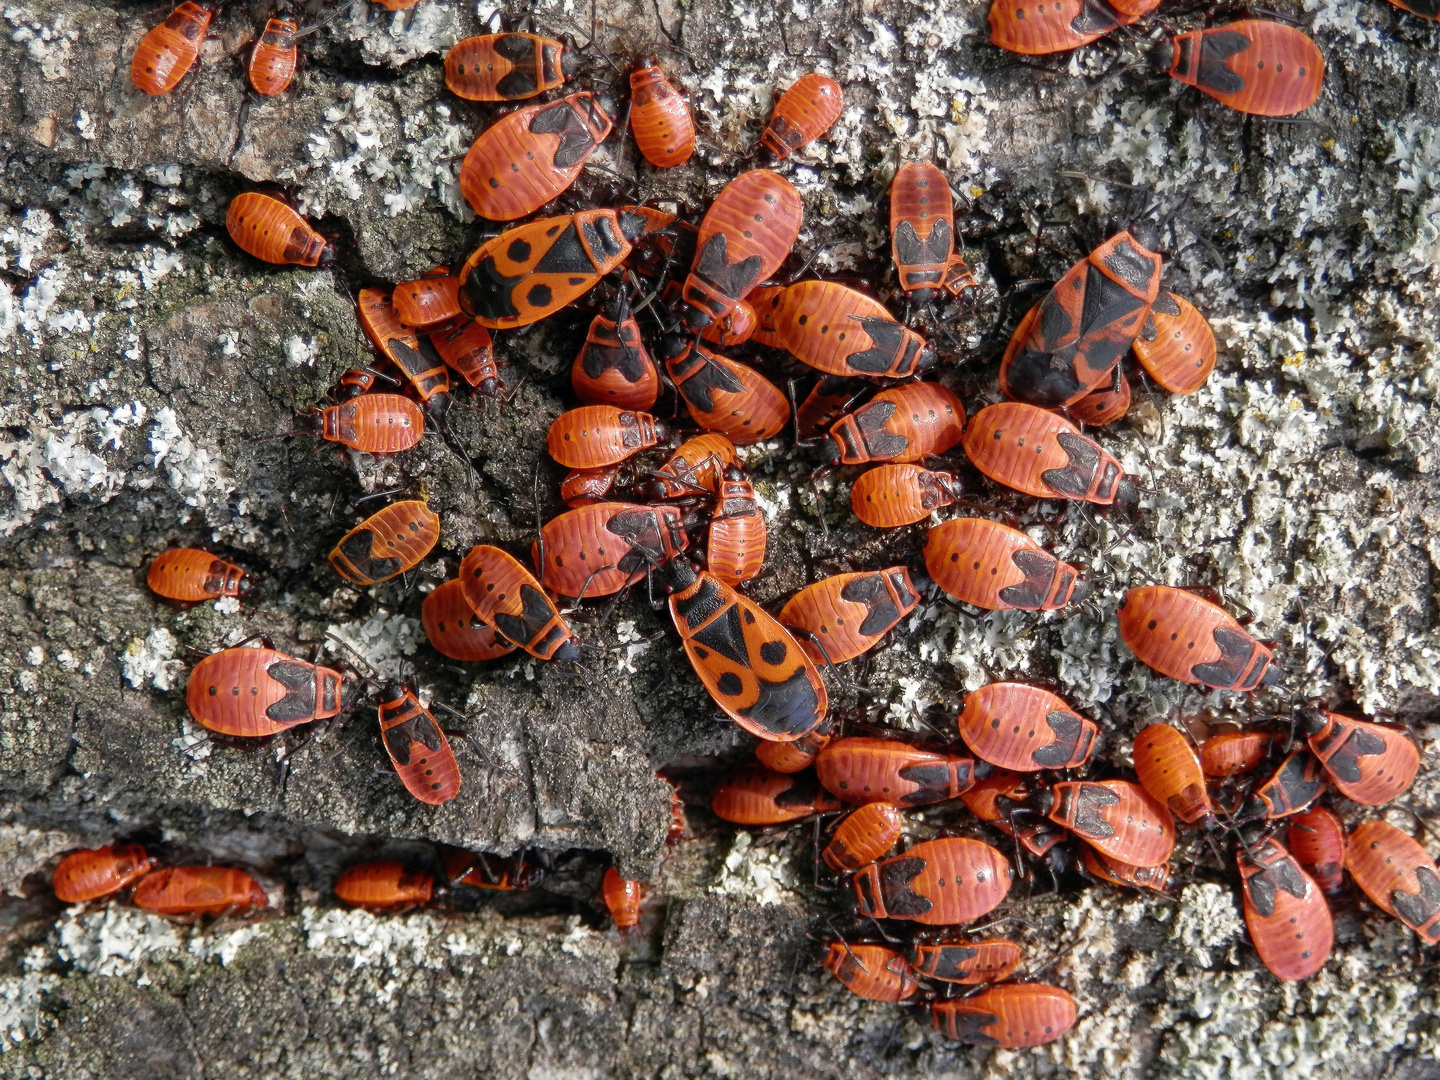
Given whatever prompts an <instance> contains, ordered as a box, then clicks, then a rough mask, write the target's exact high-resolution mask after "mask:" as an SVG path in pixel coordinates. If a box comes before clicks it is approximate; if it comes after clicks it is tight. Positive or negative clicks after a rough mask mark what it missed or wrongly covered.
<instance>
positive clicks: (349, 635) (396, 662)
mask: <svg viewBox="0 0 1440 1080" xmlns="http://www.w3.org/2000/svg"><path fill="white" fill-rule="evenodd" d="M325 632H326V634H327V635H333V636H334V637H337V638H339V639H340V640H341V641H343V642H344V643H345V644H346V645H348V646H349V647H350V648H351V649H353V650H355V652H356V653H358V654H359V655H360V659H361V660H362V661H364V662H365V663H366V664H369V665H370V667H372V668H374V669H375V671H376V672H378V673H379V674H380V675H381V676H382V677H384V678H387V679H398V678H401V677H402V676H404V675H407V674H413V672H414V665H413V664H411V663H408V662H407V660H406V658H407V657H411V656H414V655H415V650H416V649H417V648H419V646H420V643H421V642H422V641H424V640H425V628H424V627H423V626H421V625H420V620H419V619H416V618H412V617H411V616H408V615H395V614H392V613H391V612H389V611H387V610H385V609H384V608H379V609H377V610H376V612H375V614H373V615H371V616H370V617H369V618H368V619H365V620H363V621H361V622H348V623H335V624H332V625H330V626H327V627H326V628H325ZM325 648H326V650H327V651H328V652H329V653H330V654H331V655H333V656H334V657H335V658H336V659H337V660H342V661H345V662H353V660H354V657H353V656H352V655H351V654H350V653H348V652H347V651H346V650H345V649H344V648H342V647H340V646H339V645H338V644H337V643H336V642H334V641H331V640H328V639H327V640H326V642H325ZM363 673H364V674H368V672H363Z"/></svg>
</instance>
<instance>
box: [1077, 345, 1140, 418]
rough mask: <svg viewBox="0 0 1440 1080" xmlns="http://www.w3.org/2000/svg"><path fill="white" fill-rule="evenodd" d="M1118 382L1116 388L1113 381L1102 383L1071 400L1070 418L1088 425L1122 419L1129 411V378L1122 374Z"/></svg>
mask: <svg viewBox="0 0 1440 1080" xmlns="http://www.w3.org/2000/svg"><path fill="white" fill-rule="evenodd" d="M1136 340H1137V341H1138V340H1139V339H1138V338H1137V339H1136ZM1119 382H1120V389H1118V390H1117V389H1115V386H1114V383H1113V382H1109V383H1102V384H1101V385H1100V386H1099V387H1097V388H1096V389H1094V390H1091V391H1090V392H1089V393H1088V394H1086V395H1085V396H1084V397H1082V398H1081V399H1080V400H1079V401H1075V402H1071V404H1070V406H1069V408H1068V409H1067V411H1068V412H1069V413H1070V416H1071V418H1072V419H1074V420H1075V421H1077V422H1078V423H1081V424H1085V425H1087V426H1088V427H1104V426H1105V425H1107V424H1113V423H1115V421H1116V420H1119V419H1122V418H1123V417H1124V416H1125V414H1126V413H1128V412H1129V411H1130V380H1129V379H1127V378H1126V377H1125V376H1124V375H1123V374H1122V375H1120V376H1119Z"/></svg>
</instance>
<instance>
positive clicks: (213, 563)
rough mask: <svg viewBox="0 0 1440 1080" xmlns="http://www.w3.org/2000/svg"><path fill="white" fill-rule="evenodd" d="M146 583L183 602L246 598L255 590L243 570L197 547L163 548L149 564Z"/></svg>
mask: <svg viewBox="0 0 1440 1080" xmlns="http://www.w3.org/2000/svg"><path fill="white" fill-rule="evenodd" d="M145 583H146V584H147V585H149V586H150V590H151V592H153V593H155V594H156V595H157V596H163V597H165V599H167V600H175V601H178V602H180V603H184V604H194V603H198V602H199V601H201V600H218V599H219V598H220V597H222V596H235V597H239V598H242V599H243V598H245V597H247V596H250V595H251V594H252V593H253V592H254V591H255V589H254V582H253V581H252V580H251V579H250V577H249V576H247V575H246V573H245V571H244V570H241V569H240V567H238V566H236V565H235V564H234V563H228V562H226V561H225V560H224V559H219V558H216V557H215V556H214V555H211V554H210V553H209V552H208V551H201V550H199V549H198V548H170V549H169V550H167V551H162V552H161V553H160V554H159V555H156V556H155V561H154V562H152V563H151V564H150V572H149V573H148V574H146V575H145Z"/></svg>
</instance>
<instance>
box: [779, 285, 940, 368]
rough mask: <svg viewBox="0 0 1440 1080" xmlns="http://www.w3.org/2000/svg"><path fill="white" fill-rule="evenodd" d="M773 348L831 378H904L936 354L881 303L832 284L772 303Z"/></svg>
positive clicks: (798, 290) (790, 291)
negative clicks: (784, 351)
mask: <svg viewBox="0 0 1440 1080" xmlns="http://www.w3.org/2000/svg"><path fill="white" fill-rule="evenodd" d="M770 325H771V327H772V333H773V342H772V343H773V344H775V345H776V346H777V347H779V348H782V349H786V350H788V351H789V352H790V353H791V354H792V355H793V356H794V357H795V358H796V359H797V360H799V361H800V362H801V363H803V364H808V365H809V366H810V367H813V368H815V369H816V370H817V371H823V372H825V374H827V375H845V376H860V377H864V378H871V379H904V378H908V377H910V376H911V375H917V374H919V373H920V372H922V371H925V370H927V369H928V368H930V367H932V366H934V363H935V351H934V350H933V349H932V348H931V347H930V345H929V344H928V343H927V342H926V341H925V339H924V338H922V337H921V336H920V335H919V334H917V333H915V331H913V330H911V329H910V328H909V327H907V326H904V325H902V324H901V323H899V322H897V321H896V319H895V317H894V316H893V315H891V314H890V312H889V311H887V310H886V309H885V306H884V305H883V304H881V303H880V302H879V301H878V300H872V299H871V298H870V297H868V296H866V295H865V294H864V293H862V292H857V291H856V290H854V289H849V288H846V287H845V286H844V285H840V284H837V283H836V282H833V281H802V282H800V283H799V284H796V285H791V286H790V287H789V288H787V289H785V290H784V291H783V292H782V293H781V294H780V296H779V298H778V302H772V312H771V316H770Z"/></svg>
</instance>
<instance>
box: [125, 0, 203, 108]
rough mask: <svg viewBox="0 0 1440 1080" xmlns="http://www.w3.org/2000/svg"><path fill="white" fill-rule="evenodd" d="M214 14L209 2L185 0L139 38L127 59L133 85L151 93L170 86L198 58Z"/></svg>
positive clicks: (166, 90) (176, 82)
mask: <svg viewBox="0 0 1440 1080" xmlns="http://www.w3.org/2000/svg"><path fill="white" fill-rule="evenodd" d="M214 14H215V12H214V8H213V6H212V5H210V4H207V3H199V4H194V3H191V2H190V0H186V2H185V3H183V4H181V5H180V6H179V7H177V8H176V9H175V10H174V11H172V12H171V13H170V15H169V17H168V18H167V19H166V20H165V21H164V22H163V23H161V24H160V25H159V26H157V27H155V28H154V29H153V30H151V31H150V32H149V33H148V34H146V35H145V36H144V37H143V38H141V39H140V44H139V45H138V46H136V48H135V56H134V57H133V58H132V59H131V61H130V79H131V81H133V82H134V83H135V86H136V88H137V89H140V90H143V91H145V93H147V94H149V95H150V96H151V97H159V96H160V95H161V94H168V93H169V92H170V91H171V90H174V89H175V87H176V86H177V85H178V84H179V82H180V80H181V79H183V78H184V77H185V73H186V72H187V71H189V70H190V68H191V65H193V64H194V63H195V61H196V60H197V59H199V57H200V46H201V45H202V44H204V42H205V31H207V30H208V29H210V20H211V19H212V18H213V17H214Z"/></svg>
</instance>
